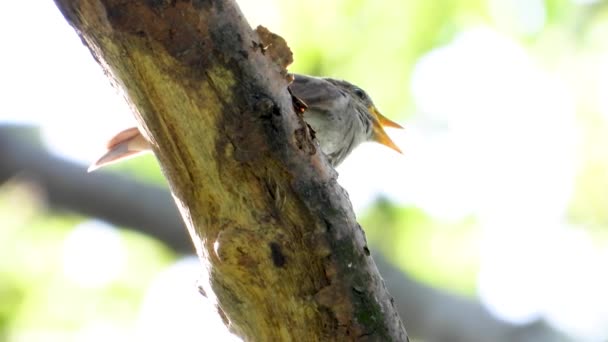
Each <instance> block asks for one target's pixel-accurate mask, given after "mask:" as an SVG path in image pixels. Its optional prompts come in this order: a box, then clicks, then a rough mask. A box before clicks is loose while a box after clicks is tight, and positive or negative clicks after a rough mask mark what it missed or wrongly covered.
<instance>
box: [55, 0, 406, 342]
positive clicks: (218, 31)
mask: <svg viewBox="0 0 608 342" xmlns="http://www.w3.org/2000/svg"><path fill="white" fill-rule="evenodd" d="M55 2H56V3H57V5H58V7H59V8H60V10H61V11H62V13H63V14H64V16H65V17H66V19H67V20H68V22H69V23H70V24H71V25H72V26H73V27H74V28H75V29H76V31H77V32H78V34H79V35H80V37H81V38H82V40H83V42H84V43H85V44H86V45H87V46H88V47H89V49H90V50H91V52H92V54H93V56H94V57H95V59H96V60H97V61H98V62H99V64H100V65H101V66H102V67H103V69H104V70H105V71H106V73H107V75H108V76H109V77H110V78H111V79H112V81H113V82H114V84H115V85H117V86H118V87H120V88H122V89H123V90H124V91H125V94H126V97H127V100H128V101H129V102H130V103H131V104H132V107H133V111H134V113H135V116H136V117H137V119H138V122H139V124H140V130H141V131H142V132H143V133H144V135H145V136H146V137H147V138H148V139H149V140H150V142H151V143H152V145H153V148H154V152H155V154H156V156H157V158H158V160H159V162H160V165H161V168H162V170H163V172H164V174H165V176H166V177H167V179H168V181H169V184H170V187H171V190H172V192H173V194H174V197H175V200H176V202H177V205H178V207H179V208H180V211H181V214H182V217H183V219H184V221H185V222H186V224H187V226H188V229H189V231H190V234H191V237H192V240H193V242H194V245H195V247H196V250H197V252H198V254H199V256H200V257H201V260H202V263H203V269H204V271H205V272H204V273H205V277H206V279H205V281H204V282H203V290H204V291H203V292H205V293H206V294H207V296H208V297H210V298H214V299H217V304H218V311H219V312H220V314H221V315H222V317H224V320H225V322H226V324H228V325H229V326H230V328H231V329H232V331H234V332H235V333H236V334H237V335H239V336H241V337H242V338H243V339H245V340H248V341H343V340H374V341H375V340H382V341H390V340H393V341H404V340H406V339H407V335H406V333H405V330H404V328H403V324H402V323H401V320H400V318H399V316H398V314H397V312H396V310H395V308H394V306H393V304H392V300H391V298H390V296H389V294H388V292H387V291H386V288H385V286H384V283H383V281H382V279H381V277H380V275H379V274H378V271H377V269H376V266H375V264H374V263H373V260H372V258H371V257H370V255H369V251H368V249H367V246H366V241H365V237H364V233H363V231H362V230H361V228H360V227H359V225H358V224H357V222H356V220H355V217H354V214H353V212H352V208H351V205H350V203H349V201H348V197H347V195H346V193H345V192H344V190H343V189H342V188H340V186H339V185H338V184H337V183H336V173H335V171H333V169H332V168H331V167H330V166H329V164H328V163H327V161H326V159H325V158H324V157H323V156H322V155H321V154H320V152H318V151H317V149H316V148H315V144H314V142H313V141H312V139H311V135H310V134H309V132H308V128H307V126H306V124H305V123H304V122H303V120H302V118H301V117H300V116H298V115H297V114H296V113H294V109H293V101H292V98H291V96H290V94H289V92H288V90H287V84H288V81H287V80H286V77H285V74H284V73H283V72H282V70H279V69H280V68H277V65H276V61H273V60H271V59H270V58H269V56H268V55H267V53H266V52H267V51H266V46H265V45H264V44H262V43H261V41H260V37H259V36H258V35H257V34H256V32H255V31H253V30H252V29H251V28H250V26H249V25H248V24H247V22H246V21H245V19H244V18H243V16H242V14H241V13H240V11H239V9H238V7H237V6H236V4H235V2H234V1H233V0H215V1H211V0H208V1H175V0H174V1H162V0H158V1H151V0H148V1H125V0H55ZM212 294H213V295H212Z"/></svg>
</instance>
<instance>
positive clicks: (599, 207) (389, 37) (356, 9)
mask: <svg viewBox="0 0 608 342" xmlns="http://www.w3.org/2000/svg"><path fill="white" fill-rule="evenodd" d="M244 1H248V0H244ZM499 2H500V1H497V0H495V1H491V0H488V1H486V0H451V1H447V0H446V1H428V0H426V1H425V0H408V1H403V0H388V1H372V0H336V1H325V0H310V1H277V3H276V5H277V6H278V7H279V9H280V12H281V13H282V27H281V31H280V32H278V33H279V34H281V35H282V36H284V37H285V38H286V40H287V42H288V44H289V45H290V47H291V48H292V50H293V51H294V56H295V63H294V65H293V66H292V67H291V70H292V71H295V72H299V73H306V74H313V75H322V76H332V77H338V78H344V79H348V80H350V81H352V82H354V83H357V84H359V85H361V86H362V87H364V88H365V89H366V90H368V92H369V93H370V94H371V96H372V97H373V98H374V100H375V102H376V104H377V105H378V107H379V108H380V109H381V110H382V112H383V113H384V114H386V115H387V116H389V117H391V118H395V119H397V120H399V121H405V122H407V119H406V118H407V117H409V116H411V115H412V114H413V113H414V111H415V104H414V103H413V98H412V95H411V93H410V78H411V75H412V72H413V70H414V67H415V65H416V63H417V62H418V61H419V59H420V57H421V56H423V55H424V54H425V53H427V52H429V51H431V50H432V49H434V48H437V47H440V46H443V45H445V44H447V43H448V42H449V41H451V40H452V39H453V38H454V37H455V36H456V35H457V34H458V33H459V32H461V31H463V30H465V29H468V28H472V27H476V26H484V25H485V26H491V27H493V28H495V29H496V30H498V31H501V32H503V33H505V34H506V35H509V36H510V37H512V39H514V40H516V41H517V42H519V43H520V44H522V45H523V46H525V47H526V48H528V49H529V51H530V52H531V53H532V54H533V55H534V56H535V58H538V60H539V61H540V62H541V63H544V64H547V65H550V66H551V67H553V68H557V69H559V70H560V71H559V72H560V73H561V74H563V75H565V77H566V78H568V79H569V80H571V82H572V88H573V91H575V92H579V93H580V94H578V95H579V96H578V97H577V98H579V99H580V103H577V108H578V110H579V115H578V119H579V120H580V122H581V136H582V137H583V138H582V143H581V147H580V149H581V151H583V152H582V153H581V155H582V156H583V157H582V159H583V160H582V161H581V164H580V165H581V167H580V170H579V173H578V178H577V183H576V186H575V189H574V190H573V192H574V194H573V197H572V203H571V205H570V213H569V215H570V219H571V220H572V222H574V223H579V224H581V225H584V226H591V227H595V228H598V227H599V228H598V229H596V232H595V234H596V235H595V236H597V237H598V238H599V239H601V240H603V241H606V240H607V239H606V231H607V230H606V229H605V227H606V226H608V210H606V203H607V202H608V201H607V199H608V195H607V194H608V148H606V146H608V138H607V137H608V135H607V134H606V133H607V132H608V126H607V123H606V120H605V118H603V117H602V114H600V113H599V109H598V105H597V102H598V101H599V99H598V98H596V97H595V96H599V95H595V96H594V95H592V94H587V93H586V92H587V89H588V88H587V82H586V81H587V79H588V78H587V76H588V75H587V74H586V73H589V72H590V71H589V70H586V69H585V64H586V63H587V61H588V59H589V58H590V57H589V55H588V52H590V51H594V50H595V49H602V48H604V47H605V46H606V45H607V44H608V43H607V42H605V40H606V37H608V20H607V19H608V10H607V9H606V8H607V7H608V6H606V4H607V3H608V2H606V1H600V2H597V3H595V4H591V5H582V4H577V3H575V2H574V1H568V0H546V1H544V2H542V1H541V2H540V3H541V4H542V5H543V6H544V9H545V11H546V12H545V17H546V18H545V22H544V25H543V26H542V27H541V29H539V30H537V31H533V32H524V31H522V30H521V29H520V28H519V26H518V25H519V24H518V18H517V17H516V16H515V17H514V16H512V13H508V12H506V11H505V12H502V11H500V10H496V8H495V7H492V3H499ZM493 8H494V9H493ZM499 8H500V7H499ZM604 96H605V95H604ZM115 170H120V171H123V172H126V173H131V174H133V175H134V176H136V177H137V178H139V179H145V180H147V181H150V182H154V183H164V182H165V181H164V179H163V178H162V175H161V174H160V172H159V170H158V167H157V166H156V162H155V160H154V158H153V157H151V156H150V157H145V158H139V159H136V160H132V161H129V162H127V163H124V164H121V165H118V166H116V167H115ZM23 189H29V188H27V187H25V188H24V187H17V186H15V185H14V184H5V185H3V187H2V188H0V218H1V225H2V229H0V279H1V280H0V303H2V305H0V341H2V340H10V339H11V338H15V336H14V334H17V335H18V334H21V333H27V332H28V331H30V330H33V331H36V330H46V329H48V330H66V331H67V330H75V329H77V328H78V327H80V326H82V325H84V324H85V323H86V322H89V321H92V320H94V319H99V320H105V321H111V322H113V323H115V324H116V325H117V326H123V325H125V324H126V325H131V324H132V322H133V320H134V319H135V317H136V314H137V310H138V305H139V302H140V301H141V299H142V293H143V290H142V289H144V288H146V286H147V285H148V284H149V282H150V280H151V279H152V277H153V276H154V274H155V273H156V272H157V271H158V270H160V269H162V268H163V267H165V266H166V265H167V264H168V263H169V262H171V261H172V260H173V258H174V256H173V255H172V254H171V252H169V251H167V250H166V248H165V247H163V246H162V245H161V244H160V243H159V242H156V241H152V240H150V239H149V238H146V237H144V236H140V235H136V234H133V233H126V232H122V233H121V239H122V240H123V242H124V243H125V244H126V246H127V248H126V250H128V256H127V259H126V260H127V265H126V266H125V269H127V270H128V272H123V273H122V274H121V276H120V277H119V278H117V279H116V280H115V281H113V282H111V283H110V284H108V285H107V286H104V287H102V288H83V287H82V286H79V285H77V284H73V283H70V281H69V280H68V279H67V278H65V277H64V275H63V273H62V272H63V271H62V267H63V266H62V264H63V260H62V255H61V253H62V245H63V243H64V240H65V238H66V236H68V235H69V234H70V232H71V230H72V229H74V227H75V226H76V225H77V224H79V223H80V222H82V221H83V220H85V218H82V217H75V216H73V215H68V214H65V213H58V212H49V211H47V210H46V209H45V208H44V205H43V204H42V203H41V202H40V200H39V199H38V197H37V196H35V195H32V192H31V191H29V190H28V191H26V190H23ZM34 193H35V191H34ZM358 216H359V219H360V223H361V225H362V226H363V227H365V229H366V232H367V235H368V238H369V240H370V242H371V244H372V245H373V246H374V248H376V249H379V250H382V251H383V252H384V253H386V254H387V255H388V256H389V257H390V258H391V260H393V261H394V262H396V263H397V264H399V266H400V267H402V268H403V269H406V270H408V271H409V272H410V273H411V274H413V275H414V276H415V277H417V278H418V279H420V280H423V281H425V282H427V283H430V284H434V285H437V286H442V287H444V288H447V289H449V290H452V291H457V292H460V293H464V294H467V295H473V294H474V293H475V276H476V273H477V270H478V268H479V263H480V260H479V256H478V255H477V251H478V244H479V240H480V232H479V227H478V226H477V224H476V223H477V222H476V219H475V217H468V218H465V219H461V220H458V221H445V220H439V219H437V218H434V217H432V216H430V215H429V214H428V213H425V212H423V211H421V210H419V209H417V208H414V207H402V206H397V205H395V204H392V203H389V202H388V201H386V200H383V199H380V200H378V201H376V203H375V205H373V206H371V207H370V208H368V209H367V210H366V211H365V212H363V213H359V215H358ZM387 237H390V238H387ZM22 340H23V339H22Z"/></svg>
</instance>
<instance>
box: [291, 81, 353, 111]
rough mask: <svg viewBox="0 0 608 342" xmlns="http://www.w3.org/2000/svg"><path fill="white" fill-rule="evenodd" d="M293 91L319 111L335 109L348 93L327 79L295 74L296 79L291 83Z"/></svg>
mask: <svg viewBox="0 0 608 342" xmlns="http://www.w3.org/2000/svg"><path fill="white" fill-rule="evenodd" d="M289 89H291V93H292V94H293V95H294V96H295V97H297V98H299V99H300V100H302V101H304V103H306V105H307V106H308V108H309V109H312V110H316V111H318V112H331V111H332V110H335V106H336V105H337V104H338V103H342V101H340V100H346V96H347V95H346V93H344V91H343V90H341V89H340V88H339V87H337V86H336V85H334V84H333V83H331V82H329V81H327V80H326V79H323V78H319V77H312V76H305V75H299V74H294V81H293V82H292V83H291V84H290V85H289Z"/></svg>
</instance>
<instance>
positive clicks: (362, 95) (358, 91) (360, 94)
mask: <svg viewBox="0 0 608 342" xmlns="http://www.w3.org/2000/svg"><path fill="white" fill-rule="evenodd" d="M355 95H357V97H358V98H360V99H361V100H365V92H364V91H363V90H361V89H359V88H355Z"/></svg>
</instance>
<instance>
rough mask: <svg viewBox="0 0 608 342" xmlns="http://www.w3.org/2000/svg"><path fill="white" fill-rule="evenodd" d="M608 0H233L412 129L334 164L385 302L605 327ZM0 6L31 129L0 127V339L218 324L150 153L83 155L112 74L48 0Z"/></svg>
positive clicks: (0, 70)
mask: <svg viewBox="0 0 608 342" xmlns="http://www.w3.org/2000/svg"><path fill="white" fill-rule="evenodd" d="M607 3H608V1H604V0H601V1H600V0H446V1H443V2H437V1H427V0H408V1H401V0H386V1H373V0H335V1H325V0H310V1H305V2H298V1H278V0H257V1H241V2H240V6H241V8H242V9H243V12H244V13H245V15H247V17H248V19H249V21H250V23H251V24H252V26H256V25H257V24H262V25H264V26H266V27H268V28H269V29H271V30H272V31H273V32H277V33H278V34H280V35H281V36H283V37H284V38H285V39H286V40H287V42H288V44H289V46H290V47H291V49H292V50H293V52H294V58H295V63H294V65H292V67H290V71H293V72H298V73H303V74H314V75H320V76H330V77H336V78H343V79H346V80H349V81H351V82H353V83H356V84H357V85H359V86H361V87H362V88H364V89H365V90H366V91H368V92H369V94H370V95H371V96H372V98H373V99H374V100H375V104H376V105H377V107H378V108H379V109H380V110H381V112H382V113H383V114H384V115H386V116H388V117H389V118H391V119H392V120H395V121H397V122H399V123H401V124H403V126H404V127H405V128H406V129H405V130H404V131H403V132H395V131H393V132H389V134H391V138H393V140H395V141H396V143H397V144H398V145H399V146H400V147H401V148H402V150H403V151H404V155H403V156H402V157H397V156H395V155H393V154H392V153H391V151H384V150H383V149H382V148H380V147H378V146H375V145H374V144H364V145H363V146H361V147H360V148H358V149H357V150H356V151H355V152H354V153H353V154H352V156H351V157H350V158H349V159H348V160H347V161H346V162H345V163H344V164H343V165H341V166H340V168H339V170H338V171H339V173H340V178H339V179H338V181H339V183H340V184H341V185H342V186H343V187H344V188H345V189H346V190H347V191H348V193H349V196H350V199H351V202H352V203H353V206H354V208H355V212H356V214H357V218H358V221H359V223H360V224H361V225H362V226H363V228H364V229H365V232H366V235H367V238H368V241H369V242H370V246H372V250H373V251H375V252H376V253H378V256H377V257H376V261H377V262H378V263H379V264H381V265H382V270H383V273H384V276H385V277H386V278H387V282H388V285H389V286H390V287H391V289H392V291H393V295H394V296H395V298H396V301H397V302H398V303H399V304H400V305H399V307H400V308H401V310H404V311H406V310H410V309H412V310H413V311H415V310H419V311H420V312H422V311H424V312H425V314H424V315H414V314H408V311H406V312H405V313H404V316H405V317H404V320H405V322H406V323H408V328H409V331H408V332H412V333H413V335H415V336H425V337H428V339H429V340H431V341H433V339H435V340H441V339H444V340H445V339H446V338H448V339H449V340H450V341H451V340H454V341H458V340H460V341H470V340H476V338H475V336H482V334H483V336H484V338H483V339H484V340H490V341H494V340H496V341H500V340H501V339H502V340H504V339H506V340H509V341H510V340H529V339H532V340H540V341H543V340H547V339H548V340H551V339H552V337H551V336H553V332H552V331H551V329H556V330H558V331H560V332H561V333H563V334H566V335H568V336H571V340H574V341H584V342H587V341H589V342H595V341H606V340H607V338H608V310H607V309H606V308H608V294H607V292H606V290H605V289H606V288H608V273H606V272H604V269H605V265H606V263H608V206H607V203H608V196H607V195H606V194H608V97H607V96H606V94H608V40H607V39H606V37H607V36H608V7H607V6H606V4H607ZM3 5H4V7H3V10H2V11H0V41H1V42H2V43H3V45H2V48H3V52H4V53H3V54H2V55H1V56H0V75H2V77H1V78H0V94H3V96H2V101H0V124H1V125H4V126H5V128H6V130H9V131H11V132H15V133H14V134H13V133H11V134H13V136H14V137H17V138H19V139H23V140H27V141H28V142H29V143H32V144H34V149H33V150H32V155H30V157H31V158H26V157H25V156H26V155H28V154H27V153H25V152H23V151H26V150H22V149H27V148H29V147H26V146H29V145H25V144H20V145H19V146H17V147H14V146H13V145H12V143H4V142H2V144H1V145H0V152H1V153H2V156H0V158H2V159H1V160H0V164H2V166H1V168H2V169H1V170H0V177H1V178H2V180H3V185H2V186H1V187H0V226H1V227H2V229H0V302H2V303H3V305H0V341H19V342H22V341H40V340H44V341H54V340H55V341H66V340H77V341H99V340H104V341H108V340H111V341H132V340H134V339H140V340H146V341H166V340H175V339H178V340H180V341H191V340H192V341H194V340H195V339H192V338H190V336H200V335H201V334H203V333H204V334H205V336H207V337H209V339H214V340H220V339H224V338H227V337H226V336H228V335H227V333H226V332H225V331H223V330H221V326H222V324H221V323H219V322H218V323H217V324H214V323H213V322H214V321H213V317H214V316H213V314H212V313H210V314H209V315H208V316H204V312H203V314H202V313H201V310H203V311H204V310H206V309H204V308H205V307H206V306H205V305H203V299H202V298H201V296H198V295H197V294H196V293H193V292H192V289H193V288H195V287H196V284H195V278H196V272H197V268H196V267H191V266H189V265H192V264H194V265H196V264H197V262H196V260H193V259H192V257H188V256H185V255H187V254H189V251H190V246H189V243H188V240H187V239H186V238H185V235H186V234H184V232H183V231H182V226H181V224H180V225H175V224H174V223H173V222H174V221H173V220H174V217H175V216H174V215H175V213H174V208H173V205H172V204H171V205H169V206H167V205H165V204H162V203H170V202H171V200H170V199H168V198H167V196H169V195H168V194H167V193H166V192H165V191H166V190H163V189H164V188H165V181H164V179H163V177H162V175H161V173H160V172H159V169H158V167H157V165H156V161H155V159H154V157H152V156H144V157H141V158H137V159H134V160H132V161H128V162H126V163H124V164H122V165H119V166H116V167H115V168H114V169H113V170H112V171H115V172H113V173H111V174H103V173H100V174H92V175H88V174H85V173H84V169H85V166H84V165H86V164H88V163H90V162H91V161H92V160H93V159H94V158H95V157H96V156H98V155H99V153H101V152H102V148H103V144H104V142H105V141H106V139H108V138H109V137H111V136H112V135H113V134H115V133H116V132H117V131H119V130H121V129H124V128H126V127H129V126H132V125H133V118H132V114H131V112H130V109H129V108H128V106H127V105H126V104H125V103H124V101H123V100H122V99H121V98H120V94H118V95H119V96H117V94H116V90H115V89H112V88H111V87H110V86H109V85H108V82H107V79H106V77H105V75H103V73H102V72H101V71H100V68H99V67H98V66H97V65H96V64H95V62H94V61H93V60H92V59H91V56H90V53H89V52H88V51H87V50H86V49H85V48H84V47H83V46H82V44H81V43H80V42H79V40H78V38H77V37H76V35H75V34H74V32H73V29H72V28H71V27H69V26H68V25H67V24H66V23H65V20H64V18H63V17H62V16H61V15H60V13H59V11H58V10H57V9H56V8H55V7H54V4H53V2H52V1H49V0H33V1H8V2H6V3H4V4H3ZM32 6H35V8H36V11H32V10H31V8H32ZM26 18H27V19H26ZM32 22H35V23H36V25H31V23H32ZM41 28H44V29H41ZM16 123H21V124H23V123H25V124H28V125H33V126H35V127H39V132H40V140H41V141H42V142H41V143H42V144H43V145H44V146H45V148H46V149H48V151H49V152H50V153H51V154H50V155H49V154H48V152H47V150H44V149H41V146H40V143H36V141H37V140H36V139H37V137H38V136H39V135H38V133H34V132H32V133H28V132H29V131H30V129H31V126H30V128H26V129H25V130H20V129H21V128H19V127H14V125H15V124H16ZM9 125H13V128H12V129H11V128H10V127H9ZM3 132H4V130H3ZM7 134H8V133H7ZM0 139H7V138H6V136H5V134H4V133H3V135H2V137H0ZM11 139H13V138H11ZM18 151H19V152H18ZM36 151H37V152H36ZM55 165H70V168H68V169H66V170H61V169H60V168H57V167H56V166H55ZM15 175H16V176H15ZM7 179H8V181H7ZM27 179H30V181H27ZM31 179H34V180H36V179H37V180H36V181H31ZM45 182H48V183H53V184H55V187H54V188H51V186H52V185H45ZM36 184H38V185H36ZM107 184H113V185H111V186H106V185H107ZM133 186H136V187H141V188H142V190H137V189H135V190H137V191H135V190H134V189H133ZM143 188H146V189H148V190H143ZM36 189H42V190H44V191H38V190H36ZM149 189H153V190H149ZM91 191H93V192H91ZM146 191H150V192H146ZM137 192H139V193H140V194H141V195H140V196H139V200H138V201H131V200H129V201H127V200H126V199H127V198H130V197H131V196H133V194H135V193H137ZM160 192H162V193H163V194H164V195H160V196H159V195H157V194H158V193H160ZM44 193H46V194H45V195H40V196H38V195H37V194H44ZM93 194H95V195H93ZM44 196H46V198H47V199H48V200H49V201H48V203H49V204H50V205H51V207H50V210H49V207H47V206H46V205H45V204H44V203H45V202H44V201H42V200H41V199H40V198H43V197H44ZM163 196H164V197H165V198H167V199H162V198H163ZM150 202H154V203H150ZM156 202H158V203H156ZM61 203H63V204H61ZM67 208H73V209H69V210H68V209H67ZM124 208H129V209H128V211H127V210H123V209H124ZM148 208H155V209H154V210H152V211H151V210H149V209H148ZM76 212H78V213H79V214H75V213H76ZM94 217H101V218H102V220H103V221H102V220H99V219H95V218H94ZM144 219H145V220H147V221H146V222H143V221H142V222H138V221H140V220H144ZM140 223H142V225H140ZM144 223H145V224H144ZM138 229H146V230H147V231H148V232H147V233H145V234H140V233H137V230H138ZM150 236H155V237H156V238H151V237H150ZM160 241H165V242H164V243H163V242H160ZM167 246H171V247H170V248H169V247H167ZM180 246H181V247H180ZM176 251H180V252H176ZM391 265H392V266H391ZM391 269H393V270H395V271H396V272H393V271H391ZM393 277H396V279H397V280H394V279H395V278H393ZM389 279H390V280H389ZM408 288H410V289H412V290H411V293H412V294H413V295H412V296H409V297H403V298H404V299H402V298H401V297H400V295H401V294H402V293H406V294H407V293H408V291H405V289H408ZM423 289H424V290H423ZM190 295H191V296H192V297H188V296H190ZM402 302H404V303H405V304H401V303H402ZM442 303H447V304H445V307H443V304H442ZM419 305H420V306H424V307H425V308H423V309H424V310H423V309H420V308H419V307H418V306H419ZM448 308H450V309H448ZM451 308H455V309H454V311H453V310H452V309H451ZM427 309H428V310H427ZM178 311H179V312H184V313H187V312H192V314H190V315H188V314H185V315H186V316H187V317H190V316H192V317H199V319H200V317H208V318H207V319H204V321H205V322H206V323H208V324H207V325H205V327H204V328H205V330H204V331H199V330H196V331H192V329H193V328H192V327H200V322H199V321H196V322H192V321H189V320H188V319H187V317H181V316H180V317H177V315H174V313H175V312H178ZM167 313H169V314H167ZM458 313H461V314H460V315H458ZM455 315H456V317H454V316H455ZM476 322H479V324H477V325H476ZM543 322H547V324H549V325H550V327H551V328H550V329H548V328H547V326H546V324H545V323H543ZM427 324H428V325H427ZM450 324H454V325H457V327H454V326H453V325H450ZM469 324H471V325H469ZM432 325H436V326H440V327H441V328H440V329H436V330H432V329H431V328H429V327H430V326H432ZM217 327H220V328H217ZM476 327H479V329H482V328H484V327H487V328H488V331H491V332H488V331H483V330H482V331H479V332H478V331H477V329H478V328H476ZM194 329H196V328H194ZM429 331H436V332H437V334H433V333H432V332H430V333H429ZM446 331H447V332H448V333H449V334H450V335H448V336H449V337H445V335H442V334H443V333H444V332H446ZM176 334H178V335H179V336H176ZM429 334H431V335H429ZM486 336H488V337H487V339H486V338H485V337H486ZM480 339H482V338H481V337H480ZM555 339H556V340H559V339H560V337H555Z"/></svg>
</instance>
